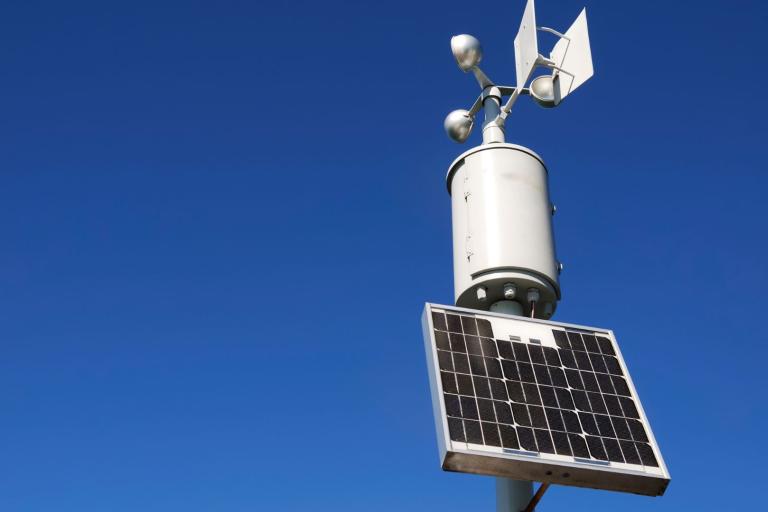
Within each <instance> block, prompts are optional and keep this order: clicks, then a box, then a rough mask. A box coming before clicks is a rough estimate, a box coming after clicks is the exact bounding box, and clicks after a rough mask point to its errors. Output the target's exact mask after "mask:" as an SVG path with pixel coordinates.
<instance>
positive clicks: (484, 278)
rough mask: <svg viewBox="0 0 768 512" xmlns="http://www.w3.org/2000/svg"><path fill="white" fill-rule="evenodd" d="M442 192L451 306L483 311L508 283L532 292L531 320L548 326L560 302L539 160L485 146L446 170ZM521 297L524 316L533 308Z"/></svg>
mask: <svg viewBox="0 0 768 512" xmlns="http://www.w3.org/2000/svg"><path fill="white" fill-rule="evenodd" d="M447 185H448V192H449V194H451V205H452V218H453V268H454V293H455V300H456V305H457V306H459V307H464V308H470V309H481V310H482V309H487V308H488V305H489V304H493V303H495V302H497V301H500V300H504V299H505V294H504V288H505V285H507V284H509V283H512V284H514V285H516V286H517V289H518V290H521V291H523V290H528V289H530V288H536V289H538V290H539V294H540V298H539V300H538V303H537V305H536V306H535V308H533V311H534V315H535V317H536V318H541V319H548V318H550V317H551V316H552V314H553V313H554V311H555V309H556V306H557V301H558V300H559V299H560V284H559V277H558V276H559V266H560V265H559V262H558V261H557V258H556V256H555V242H554V236H553V233H552V212H553V207H552V204H551V202H550V200H549V191H548V186H547V169H546V167H545V166H544V162H543V161H542V159H541V157H539V155H537V154H536V153H534V152H533V151H531V150H530V149H528V148H525V147H522V146H518V145H515V144H504V143H500V144H484V145H482V146H478V147H475V148H472V149H470V150H469V151H466V152H464V153H463V154H461V155H460V156H459V157H458V158H457V159H456V160H455V161H454V162H453V163H452V164H451V166H450V168H449V170H448V176H447ZM478 288H485V290H484V291H483V293H478ZM520 295H521V296H523V297H524V294H523V293H521V294H520ZM523 297H520V299H523V300H520V302H521V304H522V306H523V311H524V314H525V315H526V316H530V314H531V309H532V308H531V304H530V303H528V301H526V300H524V298H523Z"/></svg>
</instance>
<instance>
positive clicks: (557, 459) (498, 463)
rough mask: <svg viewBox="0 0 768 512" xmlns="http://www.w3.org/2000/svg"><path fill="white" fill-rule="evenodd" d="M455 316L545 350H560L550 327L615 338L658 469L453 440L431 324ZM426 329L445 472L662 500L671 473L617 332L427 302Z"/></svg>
mask: <svg viewBox="0 0 768 512" xmlns="http://www.w3.org/2000/svg"><path fill="white" fill-rule="evenodd" d="M433 310H435V311H443V312H454V313H460V314H469V315H473V316H475V317H478V318H484V319H487V320H488V321H490V322H491V325H492V327H493V332H494V335H495V337H496V338H497V339H510V338H511V337H514V338H518V339H520V341H521V342H523V343H527V342H530V340H531V339H535V340H537V341H538V342H539V344H541V345H542V346H551V347H555V348H556V347H557V345H556V344H555V341H554V338H553V335H552V327H562V328H571V329H578V330H582V331H589V332H594V333H597V334H600V335H601V336H605V337H608V338H610V339H611V341H612V342H613V345H614V347H615V349H616V358H617V359H618V360H619V364H620V365H621V369H622V372H623V373H624V377H625V378H626V381H627V385H628V386H629V389H630V391H631V393H632V396H633V398H634V402H635V406H636V408H637V410H638V412H639V414H640V421H641V422H642V423H643V426H644V428H645V430H646V433H647V435H648V439H649V444H650V445H651V447H652V449H653V451H654V454H655V456H656V459H657V461H658V463H659V467H651V466H642V465H637V464H626V463H618V462H601V463H596V462H594V461H585V460H583V459H579V458H575V457H571V456H565V455H555V454H549V453H534V452H527V451H525V450H510V449H505V448H497V447H494V446H485V445H475V444H471V443H464V442H456V441H452V440H451V439H450V436H449V433H448V423H447V416H446V412H445V406H444V403H443V400H442V395H443V389H442V383H441V380H440V379H439V378H437V376H438V370H437V368H438V366H437V350H436V347H435V342H434V334H433V333H434V330H433V329H434V326H433V325H432V311H433ZM422 329H423V333H424V344H425V350H426V355H427V365H428V367H429V375H430V391H431V393H432V403H433V409H434V412H435V414H439V417H436V418H435V424H436V428H437V438H438V449H439V451H440V461H441V465H442V468H443V469H444V470H447V471H458V472H463V473H475V474H482V475H491V476H501V477H505V478H511V479H515V480H527V481H538V482H549V483H554V484H561V485H572V486H577V487H589V488H594V489H606V490H614V491H622V492H631V493H635V494H644V495H648V496H660V495H662V494H664V491H665V490H666V487H667V485H668V484H669V480H670V475H669V471H668V470H667V467H666V464H665V463H664V459H663V457H662V456H661V451H660V450H659V446H658V444H657V443H656V439H655V437H654V435H653V431H652V429H651V427H650V424H649V423H648V419H647V417H646V415H645V411H644V410H643V406H642V403H641V401H640V398H639V396H638V394H637V390H636V388H635V385H634V382H633V381H632V377H631V376H630V374H629V371H627V366H626V364H625V362H624V357H623V355H622V354H621V350H620V347H619V346H618V344H617V343H616V338H615V336H614V334H613V331H611V330H610V329H604V328H599V327H590V326H583V325H574V324H566V323H562V322H551V321H545V320H537V319H530V318H523V317H519V316H512V315H503V314H498V313H487V312H483V311H476V310H472V309H467V308H458V307H454V306H444V305H439V304H430V303H427V304H426V305H425V307H424V313H423V315H422Z"/></svg>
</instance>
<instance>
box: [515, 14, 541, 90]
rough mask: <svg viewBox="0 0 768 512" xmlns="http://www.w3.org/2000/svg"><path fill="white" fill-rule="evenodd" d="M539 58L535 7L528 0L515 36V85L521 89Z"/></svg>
mask: <svg viewBox="0 0 768 512" xmlns="http://www.w3.org/2000/svg"><path fill="white" fill-rule="evenodd" d="M538 59H539V45H538V42H537V36H536V7H535V5H534V0H528V3H526V4H525V10H524V11H523V19H522V20H521V21H520V28H519V29H518V31H517V35H516V36H515V71H516V75H517V87H518V88H519V89H522V88H523V87H525V84H526V83H527V82H528V79H529V78H530V77H531V73H533V69H534V68H535V67H536V63H537V62H538Z"/></svg>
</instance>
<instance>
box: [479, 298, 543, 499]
mask: <svg viewBox="0 0 768 512" xmlns="http://www.w3.org/2000/svg"><path fill="white" fill-rule="evenodd" d="M490 309H491V311H493V312H494V313H504V314H507V315H518V316H522V314H523V307H522V305H521V304H520V303H519V302H517V301H514V300H500V301H498V302H494V303H493V304H492V305H491V308H490ZM532 497H533V482H524V481H522V480H510V479H509V478H497V479H496V512H520V511H521V510H524V509H525V507H526V506H528V503H529V502H530V501H531V498H532Z"/></svg>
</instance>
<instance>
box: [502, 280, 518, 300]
mask: <svg viewBox="0 0 768 512" xmlns="http://www.w3.org/2000/svg"><path fill="white" fill-rule="evenodd" d="M516 296H517V285H515V284H514V283H504V298H505V299H507V300H513V299H514V298H515V297H516Z"/></svg>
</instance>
